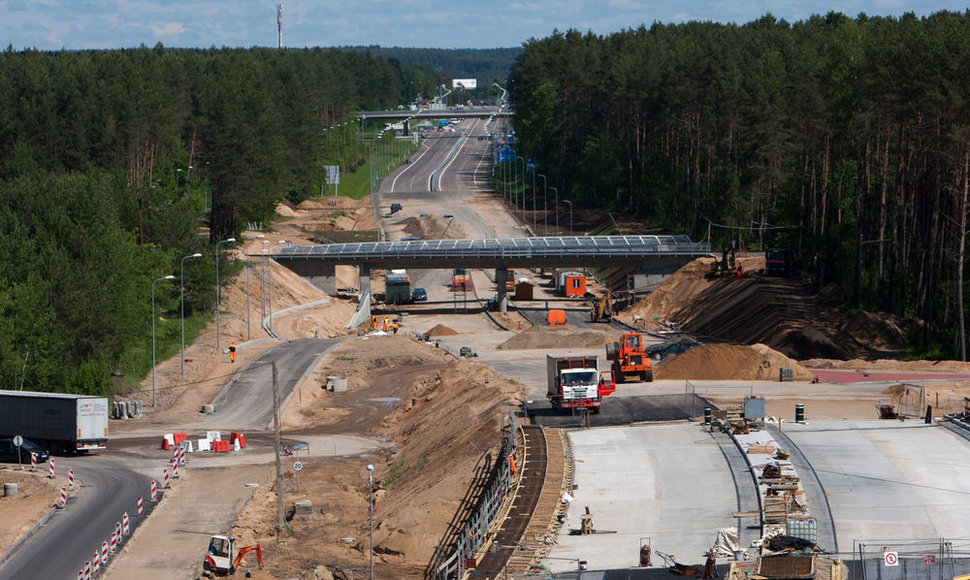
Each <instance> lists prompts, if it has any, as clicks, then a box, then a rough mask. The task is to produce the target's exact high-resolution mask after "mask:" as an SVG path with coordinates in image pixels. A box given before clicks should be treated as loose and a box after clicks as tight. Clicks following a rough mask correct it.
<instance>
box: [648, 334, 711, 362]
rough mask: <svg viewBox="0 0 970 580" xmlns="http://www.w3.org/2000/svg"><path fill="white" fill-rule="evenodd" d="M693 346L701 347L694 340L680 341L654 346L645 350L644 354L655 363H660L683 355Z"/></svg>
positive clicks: (700, 344)
mask: <svg viewBox="0 0 970 580" xmlns="http://www.w3.org/2000/svg"><path fill="white" fill-rule="evenodd" d="M695 346H702V343H700V342H697V341H696V340H688V339H682V340H676V341H673V342H665V343H662V344H655V345H653V346H651V347H650V348H648V349H647V350H646V354H647V356H649V357H650V358H652V359H653V360H655V361H661V360H666V359H669V358H673V357H675V356H677V355H678V354H683V353H685V352H687V351H688V350H690V349H692V348H694V347H695Z"/></svg>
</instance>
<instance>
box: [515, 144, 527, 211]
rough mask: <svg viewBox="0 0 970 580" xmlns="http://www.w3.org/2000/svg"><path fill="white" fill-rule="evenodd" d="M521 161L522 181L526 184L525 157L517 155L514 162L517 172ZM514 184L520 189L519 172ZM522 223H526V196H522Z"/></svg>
mask: <svg viewBox="0 0 970 580" xmlns="http://www.w3.org/2000/svg"><path fill="white" fill-rule="evenodd" d="M519 159H521V160H522V181H523V183H524V182H525V157H521V156H519V155H516V156H515V160H514V161H515V169H516V170H518V168H519V164H518V161H519ZM514 183H515V186H516V187H518V185H519V179H518V172H516V177H515V180H514ZM515 201H516V202H518V201H519V200H518V199H516V200H515ZM522 221H525V196H524V195H523V196H522Z"/></svg>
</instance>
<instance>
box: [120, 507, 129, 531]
mask: <svg viewBox="0 0 970 580" xmlns="http://www.w3.org/2000/svg"><path fill="white" fill-rule="evenodd" d="M129 530H130V528H129V527H128V512H125V513H124V514H122V515H121V533H122V534H124V535H126V536H127V535H128V534H129V533H130V532H129Z"/></svg>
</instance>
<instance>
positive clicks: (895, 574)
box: [847, 538, 970, 580]
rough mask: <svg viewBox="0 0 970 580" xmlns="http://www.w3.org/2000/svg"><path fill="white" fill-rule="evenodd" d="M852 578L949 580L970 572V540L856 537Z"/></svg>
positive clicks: (850, 564) (851, 564)
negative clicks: (857, 538) (865, 538)
mask: <svg viewBox="0 0 970 580" xmlns="http://www.w3.org/2000/svg"><path fill="white" fill-rule="evenodd" d="M853 553H854V554H853V556H854V558H855V560H853V561H851V562H847V564H848V567H849V570H850V575H851V577H852V578H862V579H863V580H949V579H950V578H953V577H954V576H956V575H957V574H961V573H966V572H968V571H970V540H958V539H951V538H935V539H926V540H855V541H854V542H853Z"/></svg>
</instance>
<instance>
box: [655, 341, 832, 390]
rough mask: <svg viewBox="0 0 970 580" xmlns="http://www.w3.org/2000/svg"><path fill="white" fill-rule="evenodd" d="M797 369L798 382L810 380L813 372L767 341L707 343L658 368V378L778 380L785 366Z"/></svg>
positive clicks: (656, 368)
mask: <svg viewBox="0 0 970 580" xmlns="http://www.w3.org/2000/svg"><path fill="white" fill-rule="evenodd" d="M783 367H784V368H791V369H794V373H795V380H796V381H810V380H812V378H813V375H812V373H811V372H809V371H808V369H806V368H805V367H803V366H802V365H800V364H799V363H798V362H796V361H794V360H793V359H791V358H788V357H787V356H785V355H783V354H782V353H780V352H778V351H776V350H774V349H772V348H771V347H768V346H765V345H763V344H755V345H753V346H741V345H734V344H706V345H704V346H699V347H695V348H692V349H690V350H688V351H687V352H685V353H684V354H681V355H678V356H677V357H676V358H673V359H670V360H669V361H666V362H663V363H660V364H658V365H656V366H655V367H654V376H655V377H656V378H657V379H695V380H708V381H713V380H750V381H777V380H778V376H779V370H780V369H781V368H783Z"/></svg>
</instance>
